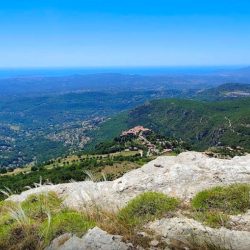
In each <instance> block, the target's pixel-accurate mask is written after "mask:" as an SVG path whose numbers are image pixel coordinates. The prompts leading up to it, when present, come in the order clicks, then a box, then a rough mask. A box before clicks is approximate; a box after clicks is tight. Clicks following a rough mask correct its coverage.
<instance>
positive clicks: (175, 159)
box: [9, 152, 250, 209]
mask: <svg viewBox="0 0 250 250" xmlns="http://www.w3.org/2000/svg"><path fill="white" fill-rule="evenodd" d="M159 166H160V167H159ZM236 182H239V183H243V182H246V183H250V155H246V156H241V157H234V158H233V159H231V160H226V159H217V158H210V157H208V156H206V155H205V154H203V153H198V152H185V153H181V154H180V155H178V156H161V157H158V158H157V159H155V160H153V161H151V162H149V163H147V164H146V165H144V166H143V167H141V168H139V169H136V170H133V171H131V172H129V173H127V174H125V175H124V176H122V177H121V178H119V179H117V180H115V181H110V182H99V183H94V182H91V181H85V182H75V183H67V184H59V185H51V186H42V187H39V188H36V189H32V190H28V191H25V192H23V193H22V194H20V195H14V196H11V197H10V198H9V200H12V201H17V202H21V201H24V200H25V199H26V198H27V197H28V196H29V195H30V194H34V193H41V192H48V191H54V192H56V193H57V194H58V195H59V196H60V197H63V198H64V202H65V205H67V206H69V207H74V208H79V209H81V208H83V207H84V206H85V205H86V204H91V203H92V202H94V203H95V204H98V205H100V206H105V208H112V209H115V208H117V207H122V206H124V205H125V204H126V203H127V202H128V201H129V200H130V199H132V198H134V197H135V196H136V195H138V194H140V193H142V192H145V191H159V192H163V193H165V194H168V195H170V196H174V197H179V198H181V199H183V200H186V201H188V200H189V199H190V198H192V197H193V196H194V195H195V194H196V193H197V192H199V191H201V190H203V189H206V188H211V187H213V186H218V185H227V184H232V183H236Z"/></svg>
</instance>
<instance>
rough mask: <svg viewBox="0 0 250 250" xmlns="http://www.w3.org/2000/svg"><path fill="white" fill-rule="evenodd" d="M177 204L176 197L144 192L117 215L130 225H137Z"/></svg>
mask: <svg viewBox="0 0 250 250" xmlns="http://www.w3.org/2000/svg"><path fill="white" fill-rule="evenodd" d="M178 204H179V201H178V200H177V199H175V198H170V197H168V196H166V195H165V194H162V193H158V192H146V193H143V194H141V195H139V196H137V197H136V198H134V199H133V200H131V201H130V202H129V203H128V204H127V206H126V207H124V208H123V209H122V210H121V211H120V212H119V214H118V217H119V219H120V220H122V221H126V222H127V224H129V225H130V226H137V225H141V224H143V223H146V222H148V221H151V220H154V219H157V218H160V217H161V216H163V215H164V214H166V213H167V212H169V211H173V210H175V209H176V208H177V206H178Z"/></svg>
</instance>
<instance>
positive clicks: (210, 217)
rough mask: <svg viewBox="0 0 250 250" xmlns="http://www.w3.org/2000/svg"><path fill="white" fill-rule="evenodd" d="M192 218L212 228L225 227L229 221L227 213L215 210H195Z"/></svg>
mask: <svg viewBox="0 0 250 250" xmlns="http://www.w3.org/2000/svg"><path fill="white" fill-rule="evenodd" d="M194 218H195V219H196V220H198V221H201V222H203V223H204V224H206V225H208V226H210V227H214V228H217V227H227V225H228V221H229V216H228V215H226V214H223V213H221V212H216V211H206V212H197V213H196V214H195V216H194Z"/></svg>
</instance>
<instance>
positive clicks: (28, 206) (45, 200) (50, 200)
mask: <svg viewBox="0 0 250 250" xmlns="http://www.w3.org/2000/svg"><path fill="white" fill-rule="evenodd" d="M61 204H62V199H60V198H59V197H58V196H57V195H56V193H54V192H49V193H42V194H39V195H31V196H29V197H28V198H27V199H26V200H25V201H24V202H23V203H22V208H23V210H24V212H25V214H26V215H27V216H29V217H30V218H32V219H40V220H44V219H46V218H47V216H48V215H47V214H48V213H49V214H50V215H51V214H56V213H58V212H60V211H61V209H62V208H61Z"/></svg>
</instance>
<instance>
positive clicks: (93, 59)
mask: <svg viewBox="0 0 250 250" xmlns="http://www.w3.org/2000/svg"><path fill="white" fill-rule="evenodd" d="M248 64H250V1H244V0H243V1H242V0H237V1H236V0H217V1H214V0H210V1H201V0H199V1H196V0H192V1H191V0H190V1H187V0H186V1H184V0H165V1H163V0H151V1H149V0H143V1H140V0H137V1H136V0H134V1H131V0H126V1H125V0H124V1H123V0H120V1H117V0H116V1H109V0H106V1H105V0H81V1H78V0H71V1H69V0H37V1H32V0H22V1H20V0H16V1H14V0H8V1H1V5H0V67H86V66H101V67H103V66H104V67H108V66H117V67H119V66H196V65H197V66H202V65H248Z"/></svg>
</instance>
